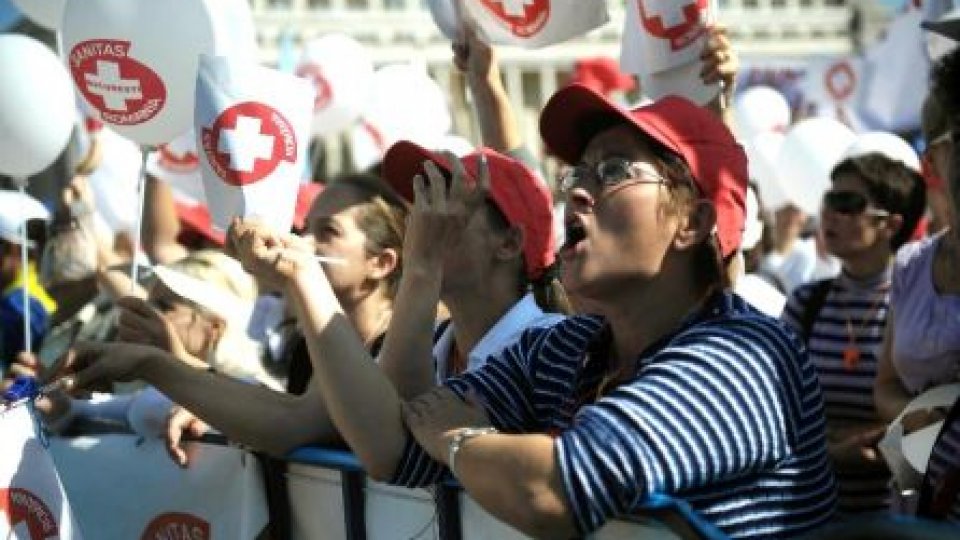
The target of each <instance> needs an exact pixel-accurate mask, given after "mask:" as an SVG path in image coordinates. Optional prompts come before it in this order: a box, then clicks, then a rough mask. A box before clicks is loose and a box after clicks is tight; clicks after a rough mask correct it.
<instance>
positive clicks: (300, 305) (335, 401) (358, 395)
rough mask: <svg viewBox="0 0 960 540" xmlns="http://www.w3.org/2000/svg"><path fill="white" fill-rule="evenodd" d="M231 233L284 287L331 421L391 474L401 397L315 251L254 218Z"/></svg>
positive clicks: (366, 460) (250, 262) (260, 271)
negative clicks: (366, 344)
mask: <svg viewBox="0 0 960 540" xmlns="http://www.w3.org/2000/svg"><path fill="white" fill-rule="evenodd" d="M228 240H229V243H230V245H231V246H232V247H233V248H234V249H236V251H237V254H238V256H239V258H240V260H241V261H242V262H243V265H244V268H245V269H246V270H247V271H248V272H250V273H251V274H253V275H255V276H257V277H258V278H259V279H260V280H261V281H262V282H266V283H268V284H269V285H271V286H277V287H279V288H282V290H284V292H285V294H286V297H287V298H288V299H289V300H290V301H291V302H292V304H293V306H294V310H295V312H296V314H297V319H298V320H299V321H300V326H301V328H302V330H303V334H304V337H305V338H306V343H307V348H308V350H309V352H310V362H311V364H312V366H313V377H312V380H313V381H316V386H317V389H318V390H319V393H320V395H322V399H323V402H324V403H325V404H326V408H327V411H328V413H329V415H330V418H331V420H332V421H333V423H334V425H335V426H336V428H337V429H338V430H339V432H340V435H341V436H342V437H343V439H344V440H345V441H346V442H347V444H348V445H349V446H350V448H351V449H352V450H353V452H354V453H355V454H356V456H357V458H358V459H359V460H360V462H361V463H362V464H363V466H364V469H365V470H366V471H367V473H368V474H370V475H371V476H372V477H374V478H377V479H384V478H388V477H389V476H390V475H392V474H393V471H394V469H395V468H396V464H397V463H398V461H399V458H400V455H401V452H402V451H403V445H404V442H405V441H406V438H407V434H406V430H405V428H404V426H403V422H402V420H401V418H400V396H399V395H398V394H397V392H396V390H395V389H394V387H393V384H391V383H390V381H389V379H387V378H386V377H385V376H384V375H383V373H382V372H381V371H380V369H379V368H378V367H377V364H376V363H375V362H374V361H373V359H372V358H371V357H370V353H369V352H368V351H367V350H366V348H364V346H363V343H362V341H361V340H360V336H359V335H357V332H356V329H355V328H354V327H353V325H352V324H351V322H350V320H349V319H348V318H347V317H346V316H345V315H344V313H343V311H342V309H341V307H340V303H339V301H338V300H337V297H336V296H335V295H334V292H333V289H332V288H331V286H330V283H329V281H327V277H326V275H325V274H324V273H323V270H322V269H321V268H320V267H319V265H317V263H316V261H315V260H314V258H313V253H312V251H307V250H305V249H304V247H303V246H302V245H298V243H297V240H298V239H295V238H293V237H289V236H283V237H281V236H280V235H276V234H274V233H272V232H271V231H269V230H268V229H265V228H264V227H262V226H260V225H257V224H255V223H251V222H241V221H237V222H236V223H235V224H234V226H233V227H232V228H231V231H230V235H229V239H228Z"/></svg>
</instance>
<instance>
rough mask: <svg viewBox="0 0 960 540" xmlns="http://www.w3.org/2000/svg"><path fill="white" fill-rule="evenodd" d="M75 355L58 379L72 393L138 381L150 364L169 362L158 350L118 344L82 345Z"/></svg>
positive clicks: (130, 344) (150, 347)
mask: <svg viewBox="0 0 960 540" xmlns="http://www.w3.org/2000/svg"><path fill="white" fill-rule="evenodd" d="M72 354H73V356H72V358H71V361H70V363H69V366H65V367H64V368H63V369H61V370H59V371H60V372H61V373H64V376H63V377H62V378H59V379H58V380H59V382H60V387H61V388H63V389H64V390H66V391H69V392H73V391H77V390H91V389H93V388H97V387H104V386H106V387H109V386H110V384H111V383H114V382H130V381H135V380H137V379H138V378H139V377H140V373H141V372H142V370H144V369H146V368H147V366H148V365H149V363H150V362H152V361H165V360H168V358H167V356H168V355H167V354H166V353H165V352H164V351H162V350H160V349H158V348H157V347H153V346H150V345H138V344H133V343H119V342H114V343H93V342H79V343H77V344H76V345H75V346H74V349H73V351H72Z"/></svg>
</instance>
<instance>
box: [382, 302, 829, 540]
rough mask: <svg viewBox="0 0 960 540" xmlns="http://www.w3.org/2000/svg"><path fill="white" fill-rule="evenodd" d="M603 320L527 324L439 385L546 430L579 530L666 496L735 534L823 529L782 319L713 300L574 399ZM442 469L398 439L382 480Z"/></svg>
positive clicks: (808, 375) (804, 384) (405, 479)
mask: <svg viewBox="0 0 960 540" xmlns="http://www.w3.org/2000/svg"><path fill="white" fill-rule="evenodd" d="M602 335H606V327H605V325H604V323H603V321H602V319H600V318H598V317H591V316H580V317H571V318H569V319H566V320H565V321H563V322H561V323H559V324H558V325H556V326H554V327H553V328H550V329H534V330H530V331H528V332H525V333H524V334H523V336H522V337H521V338H520V340H519V341H518V342H517V343H515V344H514V345H512V346H510V347H508V348H507V349H505V350H504V352H503V353H502V354H501V355H500V356H498V357H496V358H491V359H490V361H488V363H487V364H486V365H485V366H484V367H483V368H481V369H479V370H477V371H474V372H471V373H467V374H464V375H463V376H461V377H458V378H454V379H450V380H448V381H447V382H446V383H445V384H446V385H447V386H449V387H450V388H451V389H453V390H454V391H455V392H457V393H458V394H460V395H461V396H462V395H464V393H465V392H466V391H467V390H468V389H473V390H474V391H475V392H476V394H477V395H478V396H480V397H481V400H482V401H483V402H484V403H485V404H486V410H487V414H488V415H489V416H490V418H491V421H492V422H493V424H494V425H495V426H496V427H497V428H498V429H500V430H501V431H504V432H507V433H537V432H539V433H553V434H557V438H556V443H555V444H556V459H557V461H558V464H559V468H560V474H561V476H562V479H563V487H564V491H565V494H566V497H567V501H568V503H569V506H570V508H571V511H572V513H573V516H572V517H573V520H574V522H575V523H576V525H577V528H578V529H579V531H580V532H581V533H584V534H585V533H588V532H590V531H593V530H595V529H598V528H599V527H601V526H602V525H603V524H604V523H605V522H606V521H607V520H608V519H611V518H614V517H617V516H624V515H629V514H633V513H636V512H637V511H639V510H641V509H642V508H643V505H644V503H645V502H646V501H647V499H648V498H649V496H650V495H652V494H657V493H659V494H667V495H671V496H675V497H677V498H681V499H684V500H686V501H687V502H689V503H690V505H691V506H692V507H693V509H694V510H696V511H698V512H700V513H701V514H702V516H703V517H705V518H706V519H707V520H709V521H710V522H712V523H713V524H715V525H717V526H718V527H719V528H720V529H721V530H722V531H723V532H725V533H726V534H729V535H730V536H732V537H735V538H774V537H775V538H786V537H790V536H794V535H796V534H799V533H802V532H804V531H807V530H810V529H813V528H815V527H817V526H819V525H822V524H824V523H826V522H827V521H828V520H829V519H830V517H831V516H832V514H833V511H834V507H835V505H836V492H835V485H834V479H833V473H832V470H831V467H830V463H829V460H828V457H827V453H826V442H825V436H824V420H823V399H822V397H821V394H820V388H819V384H818V383H817V378H816V372H815V371H814V369H813V366H812V365H811V364H810V363H809V362H808V361H807V358H806V354H805V351H804V348H803V346H802V344H801V343H800V341H799V339H797V337H796V336H795V335H794V334H793V332H791V331H790V330H788V329H787V327H786V326H785V325H783V324H782V323H780V322H779V321H777V320H775V319H771V318H769V317H766V316H764V315H762V314H760V313H759V312H757V311H755V310H754V309H753V308H750V307H749V306H748V305H747V304H746V302H745V301H743V300H742V299H740V298H739V297H736V296H733V295H730V294H722V295H717V297H716V298H715V299H714V300H713V301H712V303H711V307H710V308H709V309H707V310H705V311H704V312H703V314H702V315H701V316H700V317H699V318H697V319H695V320H691V321H688V322H687V323H686V324H685V325H683V327H682V329H681V330H680V331H679V332H677V333H676V334H674V335H672V336H670V337H668V338H666V339H664V340H663V341H662V342H660V343H659V344H657V345H655V346H654V347H651V348H650V349H648V350H647V351H645V352H644V354H643V355H642V356H641V358H640V361H639V363H638V370H637V373H636V375H635V377H634V379H633V380H631V381H630V382H628V383H625V384H622V385H621V386H619V387H617V388H615V389H614V390H613V391H612V392H611V393H609V394H607V395H606V396H604V397H602V398H601V399H599V400H598V401H596V402H594V403H591V404H587V405H583V404H582V403H583V401H584V400H583V399H582V396H587V395H589V394H590V393H591V392H593V391H595V390H596V388H597V385H598V382H599V381H600V379H601V378H602V376H603V374H604V372H605V369H604V368H605V366H604V363H605V359H603V358H598V356H599V355H596V354H588V353H589V351H591V350H596V348H597V345H598V342H600V341H602V340H601V339H598V338H599V337H600V336H602ZM442 472H443V470H442V468H441V465H440V464H439V463H437V462H435V461H433V460H432V459H431V458H430V457H429V456H428V455H427V454H426V453H425V452H424V451H423V449H422V448H420V447H419V446H418V445H417V444H416V441H415V440H414V439H413V438H412V437H410V438H409V439H408V441H407V445H406V448H405V450H404V455H403V457H402V459H401V461H400V463H399V465H398V468H397V472H396V474H395V477H394V479H393V482H394V483H396V484H401V485H406V486H411V487H413V486H423V485H427V484H430V483H434V482H436V481H437V480H438V479H439V478H440V476H441V473H442Z"/></svg>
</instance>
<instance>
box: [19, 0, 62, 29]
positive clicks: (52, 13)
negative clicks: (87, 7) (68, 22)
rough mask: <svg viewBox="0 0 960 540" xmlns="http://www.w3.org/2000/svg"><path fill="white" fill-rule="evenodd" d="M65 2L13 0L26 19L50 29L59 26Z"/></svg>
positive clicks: (60, 0) (56, 0)
mask: <svg viewBox="0 0 960 540" xmlns="http://www.w3.org/2000/svg"><path fill="white" fill-rule="evenodd" d="M66 3H67V0H13V5H15V6H17V8H18V9H19V10H20V11H22V12H23V14H24V15H26V16H27V18H28V19H30V20H31V21H33V22H35V23H37V24H39V25H40V26H42V27H44V28H49V29H50V30H56V29H57V28H60V23H61V22H62V21H63V8H64V6H65V5H66Z"/></svg>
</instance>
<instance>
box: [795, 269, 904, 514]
mask: <svg viewBox="0 0 960 540" xmlns="http://www.w3.org/2000/svg"><path fill="white" fill-rule="evenodd" d="M890 275H891V271H890V269H889V268H888V269H887V270H886V271H884V272H883V273H881V274H879V275H877V276H874V277H872V278H869V279H866V280H855V279H853V278H852V277H850V276H848V275H847V274H841V275H840V276H838V277H837V278H836V279H834V280H833V281H832V282H831V284H830V288H829V290H828V292H827V296H826V298H825V300H824V302H823V307H822V308H821V309H820V312H819V314H818V315H817V317H816V319H815V320H814V323H813V326H812V327H811V329H810V336H809V340H808V343H807V345H808V350H809V354H810V361H811V362H813V365H814V367H815V368H816V370H817V375H818V376H819V378H820V384H821V386H822V388H823V398H824V405H825V410H826V415H827V424H828V432H829V431H831V430H833V429H837V430H838V431H839V430H840V429H842V428H843V427H849V426H851V425H862V426H867V425H870V424H873V425H879V424H880V423H881V420H880V418H879V417H878V416H877V412H876V409H875V408H874V405H873V382H874V379H876V377H877V367H878V365H879V358H880V352H881V349H882V347H883V329H884V325H885V324H886V319H887V308H888V306H889V302H890ZM816 287H817V283H808V284H806V285H804V286H802V287H800V288H798V289H797V290H796V291H794V293H793V294H792V295H791V297H790V300H789V301H788V302H787V307H786V309H785V310H784V312H783V320H785V321H786V322H788V323H789V324H791V325H792V326H793V327H794V328H796V329H797V330H798V331H800V327H801V323H800V321H801V320H802V318H803V314H804V311H805V307H806V305H807V303H808V302H809V300H810V297H811V295H812V293H813V290H814V289H815V288H816ZM851 334H852V335H853V337H852V338H851ZM850 347H854V348H855V349H856V350H857V351H858V355H859V359H858V360H857V361H856V362H855V363H853V364H851V363H847V362H844V350H845V349H848V348H850ZM836 473H837V480H838V482H839V488H840V501H839V502H840V505H839V509H840V512H841V513H842V514H848V513H860V512H872V511H884V510H886V509H887V508H888V503H889V501H888V499H889V489H888V488H887V483H888V482H889V480H890V475H889V474H887V473H884V472H880V471H876V470H872V471H864V470H844V469H838V470H837V471H836Z"/></svg>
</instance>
